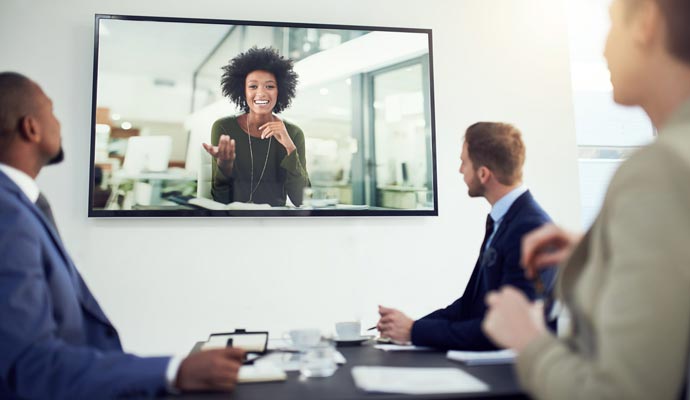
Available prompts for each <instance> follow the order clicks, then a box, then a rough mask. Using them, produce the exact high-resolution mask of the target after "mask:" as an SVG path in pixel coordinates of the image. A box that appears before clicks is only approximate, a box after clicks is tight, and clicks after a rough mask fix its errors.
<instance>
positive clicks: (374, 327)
mask: <svg viewBox="0 0 690 400" xmlns="http://www.w3.org/2000/svg"><path fill="white" fill-rule="evenodd" d="M374 329H376V325H374V326H372V327H371V328H369V329H367V332H369V331H373V330H374Z"/></svg>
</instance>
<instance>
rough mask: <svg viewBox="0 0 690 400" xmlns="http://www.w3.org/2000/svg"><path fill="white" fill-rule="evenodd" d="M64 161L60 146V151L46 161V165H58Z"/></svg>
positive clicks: (63, 153)
mask: <svg viewBox="0 0 690 400" xmlns="http://www.w3.org/2000/svg"><path fill="white" fill-rule="evenodd" d="M64 159H65V152H64V151H63V150H62V145H60V151H58V153H57V154H56V155H55V156H54V157H53V158H51V159H50V160H49V161H48V164H47V165H53V164H59V163H61V162H62V160H64Z"/></svg>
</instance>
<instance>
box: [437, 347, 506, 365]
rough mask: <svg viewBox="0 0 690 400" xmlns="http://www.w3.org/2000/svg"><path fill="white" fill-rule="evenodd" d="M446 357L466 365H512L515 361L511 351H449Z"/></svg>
mask: <svg viewBox="0 0 690 400" xmlns="http://www.w3.org/2000/svg"><path fill="white" fill-rule="evenodd" d="M446 357H448V358H449V359H451V360H455V361H461V362H463V363H465V364H467V365H497V364H512V363H513V362H514V361H515V352H514V351H513V350H510V349H507V350H498V351H456V350H450V351H448V353H446Z"/></svg>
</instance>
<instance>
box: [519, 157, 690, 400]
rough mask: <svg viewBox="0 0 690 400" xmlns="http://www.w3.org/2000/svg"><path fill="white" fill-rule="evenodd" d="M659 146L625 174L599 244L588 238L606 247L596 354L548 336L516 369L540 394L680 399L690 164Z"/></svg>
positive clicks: (598, 227) (595, 319) (686, 324)
mask: <svg viewBox="0 0 690 400" xmlns="http://www.w3.org/2000/svg"><path fill="white" fill-rule="evenodd" d="M652 146H654V145H652ZM652 149H653V148H647V149H644V150H641V151H640V153H638V155H637V156H639V157H638V158H635V159H630V160H629V162H628V163H627V165H626V164H624V165H623V166H621V168H620V169H619V170H618V173H617V174H616V176H615V177H614V179H613V180H612V183H611V186H610V188H609V193H608V194H607V198H606V200H605V201H604V206H603V207H602V211H601V213H600V215H599V218H598V220H597V222H596V223H595V227H594V229H595V230H594V232H596V233H597V235H596V237H597V241H596V242H594V243H593V242H591V240H592V239H591V238H590V239H589V240H590V242H587V243H590V247H593V246H601V248H602V250H603V252H602V253H603V254H604V255H603V256H602V258H604V259H602V260H600V262H602V263H604V262H605V264H604V267H605V268H606V280H605V281H603V282H601V283H600V284H601V285H602V287H601V289H600V290H599V291H598V294H597V297H598V298H597V301H596V305H595V307H596V308H594V309H593V315H592V321H591V324H592V326H593V328H594V329H593V335H595V336H594V338H593V340H594V343H595V345H596V353H595V354H594V355H590V356H588V355H585V354H582V353H581V352H579V351H578V349H577V347H576V346H574V345H569V344H568V343H566V342H564V341H561V340H558V339H556V338H554V337H552V336H550V335H548V336H544V337H542V338H541V339H539V340H536V341H534V342H533V343H531V344H530V345H528V346H527V348H526V349H525V350H524V351H523V352H522V353H521V354H520V356H519V357H518V360H517V371H518V376H519V378H520V381H521V383H522V385H523V386H524V387H525V388H526V389H527V390H528V391H529V392H530V394H532V395H533V396H534V397H536V398H540V399H547V398H553V399H568V398H581V399H592V398H598V399H603V398H607V399H672V398H678V397H679V396H680V389H681V388H682V386H683V381H684V376H685V374H686V368H687V357H688V352H689V349H688V347H689V346H688V338H690V297H689V296H690V268H689V266H690V264H689V262H690V261H689V260H690V246H689V245H688V238H690V223H689V221H690V219H689V218H690V188H689V187H688V180H687V177H688V171H689V168H688V165H687V161H685V162H683V161H682V160H679V159H674V155H673V154H672V152H670V151H668V152H659V151H658V150H659V149H658V148H657V149H654V152H653V153H650V152H648V151H647V150H652ZM643 152H644V153H643ZM654 153H656V154H654ZM633 157H635V156H633ZM675 157H677V156H675ZM587 243H583V245H587ZM581 279H584V278H581ZM573 311H577V309H574V310H573Z"/></svg>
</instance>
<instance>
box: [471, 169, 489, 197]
mask: <svg viewBox="0 0 690 400" xmlns="http://www.w3.org/2000/svg"><path fill="white" fill-rule="evenodd" d="M484 193H486V187H484V185H482V183H481V182H480V181H479V179H478V177H477V175H476V174H475V175H474V176H473V177H472V180H471V181H470V183H469V184H468V185H467V194H468V195H469V196H470V197H482V196H484Z"/></svg>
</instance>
